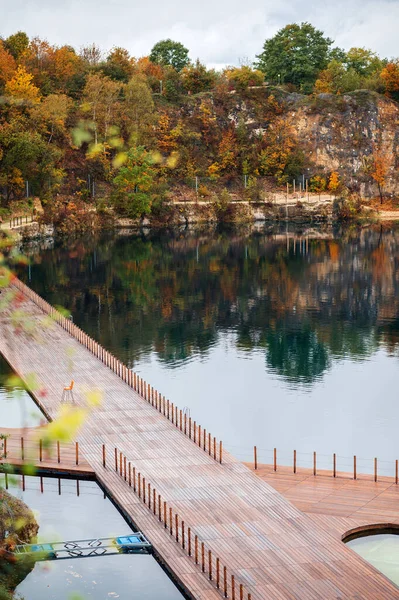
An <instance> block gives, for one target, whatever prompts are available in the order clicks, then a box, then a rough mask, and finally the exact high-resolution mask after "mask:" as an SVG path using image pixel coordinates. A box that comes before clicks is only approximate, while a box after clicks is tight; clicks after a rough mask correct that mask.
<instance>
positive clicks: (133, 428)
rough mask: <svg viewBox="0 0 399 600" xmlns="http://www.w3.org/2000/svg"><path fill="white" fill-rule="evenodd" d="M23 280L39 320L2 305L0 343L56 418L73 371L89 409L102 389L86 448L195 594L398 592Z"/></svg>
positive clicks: (314, 599) (312, 597) (21, 306)
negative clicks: (91, 394)
mask: <svg viewBox="0 0 399 600" xmlns="http://www.w3.org/2000/svg"><path fill="white" fill-rule="evenodd" d="M15 284H16V285H17V286H18V290H19V291H18V292H17V299H16V302H17V305H18V315H19V316H18V318H19V319H21V315H23V321H24V323H28V324H29V326H28V327H27V328H25V329H24V327H23V323H20V325H18V323H17V332H16V331H15V322H16V317H15V314H14V316H13V314H12V312H13V310H14V308H13V307H11V308H5V309H3V310H2V312H1V314H0V352H1V353H2V354H3V355H4V357H5V358H6V359H7V361H8V362H9V363H10V364H11V366H12V367H13V368H14V370H15V371H16V372H17V373H18V374H19V375H20V377H21V378H22V379H24V380H25V381H27V380H29V374H30V373H33V372H34V373H35V374H36V377H37V379H38V380H39V383H40V389H41V391H42V392H43V393H41V394H40V395H39V394H37V393H36V396H37V398H36V400H37V402H38V403H39V404H40V405H42V406H43V408H44V409H45V411H46V413H48V414H49V415H50V417H51V418H56V416H57V413H58V411H59V407H60V400H61V392H62V388H63V386H64V385H65V383H66V382H69V381H70V380H71V379H74V380H75V382H76V390H77V392H76V402H77V404H78V405H79V406H81V407H82V406H83V407H87V399H86V395H85V393H86V391H87V390H99V391H100V392H101V393H102V395H103V400H102V403H101V405H100V406H98V407H97V408H96V409H95V410H93V411H92V412H91V413H89V414H88V416H87V418H86V420H85V422H84V425H83V427H82V428H81V430H80V432H79V435H78V438H77V439H78V441H79V447H80V451H81V453H82V455H83V456H84V457H85V459H86V460H87V461H88V463H89V464H90V466H91V468H92V469H93V471H94V472H95V473H96V477H97V479H98V480H99V482H100V483H101V484H102V485H103V486H104V488H105V489H106V490H107V492H108V493H109V494H110V496H111V497H112V498H113V499H114V500H115V502H116V503H117V504H118V506H119V507H120V508H121V510H122V512H123V513H124V514H125V515H126V516H127V517H128V518H130V519H131V520H132V521H133V522H134V523H135V525H136V526H137V528H138V529H140V530H141V531H143V533H144V534H145V535H146V537H147V538H148V539H149V540H150V542H151V543H152V544H153V546H154V548H155V551H156V553H157V554H158V556H159V558H160V560H162V561H163V562H164V564H165V566H166V568H167V569H168V570H169V571H170V573H171V574H172V576H173V577H174V578H175V579H176V581H177V582H178V583H179V584H180V585H181V587H182V588H183V589H184V590H185V591H186V593H187V595H188V597H190V598H193V599H198V600H211V599H215V600H216V599H217V598H221V597H227V598H231V599H234V600H247V599H248V600H269V599H270V600H282V599H287V600H288V599H290V600H321V599H323V600H329V599H338V598H340V599H344V598H345V599H351V600H360V599H362V600H377V599H378V600H388V599H394V598H399V590H398V588H396V586H394V585H393V584H392V583H391V582H389V581H388V580H387V579H386V578H385V577H384V576H383V575H382V574H381V573H379V572H378V571H376V570H375V569H374V568H373V567H371V565H369V564H368V563H366V562H365V561H363V560H362V559H361V558H360V557H359V556H358V555H357V554H356V553H354V552H353V551H352V550H350V549H349V548H347V547H346V546H345V545H344V544H343V543H342V542H341V541H340V540H339V539H337V537H336V536H335V535H334V534H333V532H331V531H329V530H327V529H326V528H325V527H323V526H322V525H321V524H319V523H317V522H315V520H314V519H312V517H311V516H309V515H308V514H306V513H304V512H302V511H300V510H299V509H298V508H296V507H295V506H294V504H292V503H291V502H289V501H288V500H287V499H286V498H284V496H283V495H282V494H280V493H279V492H278V491H277V490H276V489H274V487H273V486H271V485H270V484H269V483H267V482H266V481H262V479H261V478H260V477H257V476H256V475H255V474H254V473H252V472H251V470H250V469H248V468H247V467H246V466H245V465H243V464H241V463H240V462H239V461H238V460H236V459H235V458H234V457H233V456H231V455H230V454H228V453H223V460H222V462H221V463H220V458H221V457H220V450H219V445H218V444H216V442H215V441H214V440H213V438H211V439H209V437H208V434H206V433H205V435H204V436H203V429H202V430H201V431H199V430H198V428H197V429H196V430H195V431H196V435H197V439H196V441H195V442H194V439H193V438H194V434H193V429H192V428H193V424H192V423H190V424H187V422H186V420H184V421H182V413H181V412H180V411H178V410H176V407H172V406H171V405H170V404H169V403H167V402H166V401H165V398H163V397H162V396H160V395H159V394H158V393H157V392H154V390H152V388H149V387H148V385H144V383H143V382H141V381H140V380H138V379H137V378H136V377H134V378H133V375H132V373H131V372H130V371H129V370H128V369H126V367H124V366H123V365H121V364H120V363H119V362H118V361H115V360H110V358H109V355H105V354H104V352H103V351H102V350H101V349H100V348H99V346H98V345H96V344H95V343H94V342H93V341H90V340H89V339H88V338H87V336H85V335H84V334H82V335H81V333H79V330H78V329H77V328H75V327H74V326H72V325H71V324H70V322H67V320H65V321H64V320H62V319H61V318H60V317H57V316H56V315H54V314H52V316H53V318H56V319H57V320H58V321H59V322H60V324H61V326H60V325H59V324H57V323H55V322H53V321H52V320H51V319H49V318H48V315H47V314H46V312H48V307H46V305H45V303H44V302H43V301H42V302H43V304H42V303H41V302H40V299H38V297H36V296H35V295H34V294H33V293H32V292H31V291H29V289H26V288H24V287H23V285H22V284H21V283H20V282H16V283H15ZM12 289H15V288H14V287H13V286H12ZM47 306H48V305H47ZM68 331H69V333H68ZM76 338H79V340H80V341H78V340H77V339H76ZM107 365H110V368H108V366H107ZM132 386H133V387H135V388H136V390H138V391H136V390H135V389H133V387H132ZM145 397H146V399H145ZM169 410H170V412H171V414H170V415H169V419H168V417H167V411H169ZM172 415H173V419H174V422H172ZM187 427H189V428H190V431H189V432H188V430H187V429H186V428H187ZM185 429H186V434H185V431H184V430H185ZM202 436H203V438H202ZM202 439H203V441H202ZM204 444H205V451H204V449H203V447H204ZM104 447H105V452H106V466H105V467H104V464H103V459H104V455H103V448H104ZM115 448H117V454H116V458H117V464H116V468H115V455H114V452H115V450H114V449H115ZM125 459H126V462H125ZM125 465H127V466H126V467H125ZM129 466H130V471H129ZM129 472H130V477H131V479H130V481H129ZM139 474H140V476H139ZM133 478H134V480H132V479H133ZM148 486H150V487H148ZM135 488H136V489H135ZM154 500H155V502H154ZM170 516H172V519H171V518H170ZM99 518H101V515H99ZM176 526H177V527H176ZM218 585H219V588H218V587H217V586H218Z"/></svg>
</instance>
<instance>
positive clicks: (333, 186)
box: [328, 171, 341, 196]
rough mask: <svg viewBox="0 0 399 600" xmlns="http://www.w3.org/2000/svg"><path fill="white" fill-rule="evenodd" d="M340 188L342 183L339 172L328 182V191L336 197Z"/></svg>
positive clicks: (333, 174)
mask: <svg viewBox="0 0 399 600" xmlns="http://www.w3.org/2000/svg"><path fill="white" fill-rule="evenodd" d="M340 187H341V181H340V178H339V174H338V173H337V171H333V172H332V173H331V175H330V178H329V180H328V190H329V191H330V192H332V193H333V194H334V196H335V194H336V193H337V192H338V190H339V188H340Z"/></svg>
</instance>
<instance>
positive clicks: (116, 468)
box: [115, 448, 118, 472]
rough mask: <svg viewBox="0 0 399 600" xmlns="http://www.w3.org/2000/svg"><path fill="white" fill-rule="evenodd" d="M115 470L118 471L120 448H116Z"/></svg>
mask: <svg viewBox="0 0 399 600" xmlns="http://www.w3.org/2000/svg"><path fill="white" fill-rule="evenodd" d="M115 471H116V472H118V448H115Z"/></svg>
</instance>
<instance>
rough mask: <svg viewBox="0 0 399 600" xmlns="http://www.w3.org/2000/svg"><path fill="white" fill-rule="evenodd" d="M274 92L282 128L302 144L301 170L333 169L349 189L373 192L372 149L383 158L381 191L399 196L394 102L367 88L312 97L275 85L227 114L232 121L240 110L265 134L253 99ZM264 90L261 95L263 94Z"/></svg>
mask: <svg viewBox="0 0 399 600" xmlns="http://www.w3.org/2000/svg"><path fill="white" fill-rule="evenodd" d="M270 94H274V95H276V98H277V99H278V101H279V102H280V103H281V104H282V105H283V106H284V115H283V118H284V119H286V125H287V128H289V129H290V131H291V134H292V135H293V136H294V137H296V139H297V140H298V142H299V145H300V147H301V148H302V149H303V150H304V152H305V155H306V158H307V161H308V165H307V166H308V168H307V169H306V173H305V175H307V176H312V175H314V174H316V173H317V174H320V173H321V172H324V173H325V174H329V173H331V171H333V170H334V171H338V172H339V173H340V175H341V179H342V180H343V181H345V183H346V185H347V186H348V187H349V189H350V190H351V191H352V192H358V193H359V194H361V195H362V196H363V197H372V196H376V195H378V190H377V185H376V183H375V182H374V181H373V179H372V178H371V176H370V167H371V164H372V158H373V153H374V154H375V153H378V154H379V155H383V156H384V158H386V162H387V173H386V183H385V189H384V192H385V195H387V196H395V195H398V196H399V171H398V165H399V104H398V103H396V102H394V101H393V100H390V99H389V98H385V97H384V96H381V95H379V94H376V93H374V92H370V91H368V90H359V91H356V92H352V93H349V94H346V95H342V96H335V95H332V94H320V95H318V96H316V97H313V96H302V95H300V94H285V95H284V94H283V93H282V92H281V91H280V90H278V91H277V90H276V89H274V90H267V89H264V90H258V93H257V95H256V96H257V97H256V100H255V101H254V98H252V99H248V101H244V102H242V103H237V105H236V106H235V108H234V110H233V111H232V114H231V115H230V118H231V120H232V121H235V122H236V123H237V124H238V119H239V115H240V113H241V114H242V113H244V114H245V113H246V115H247V116H246V118H245V121H246V124H247V126H248V127H249V128H251V129H253V130H254V132H256V133H265V135H267V131H268V128H269V126H270V123H268V122H267V119H266V120H262V119H259V114H257V111H256V110H254V106H255V105H256V104H255V103H257V104H258V106H259V104H260V103H263V104H264V105H265V104H266V103H267V98H268V97H270ZM264 96H266V97H264Z"/></svg>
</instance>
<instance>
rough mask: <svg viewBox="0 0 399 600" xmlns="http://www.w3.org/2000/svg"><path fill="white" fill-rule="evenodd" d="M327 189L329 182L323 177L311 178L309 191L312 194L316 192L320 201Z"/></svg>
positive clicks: (315, 176)
mask: <svg viewBox="0 0 399 600" xmlns="http://www.w3.org/2000/svg"><path fill="white" fill-rule="evenodd" d="M326 187H327V181H326V179H325V178H324V177H322V176H321V175H314V176H313V177H311V178H310V181H309V190H310V191H311V192H315V193H316V194H319V199H320V196H321V194H322V193H323V192H324V191H325V189H326Z"/></svg>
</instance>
